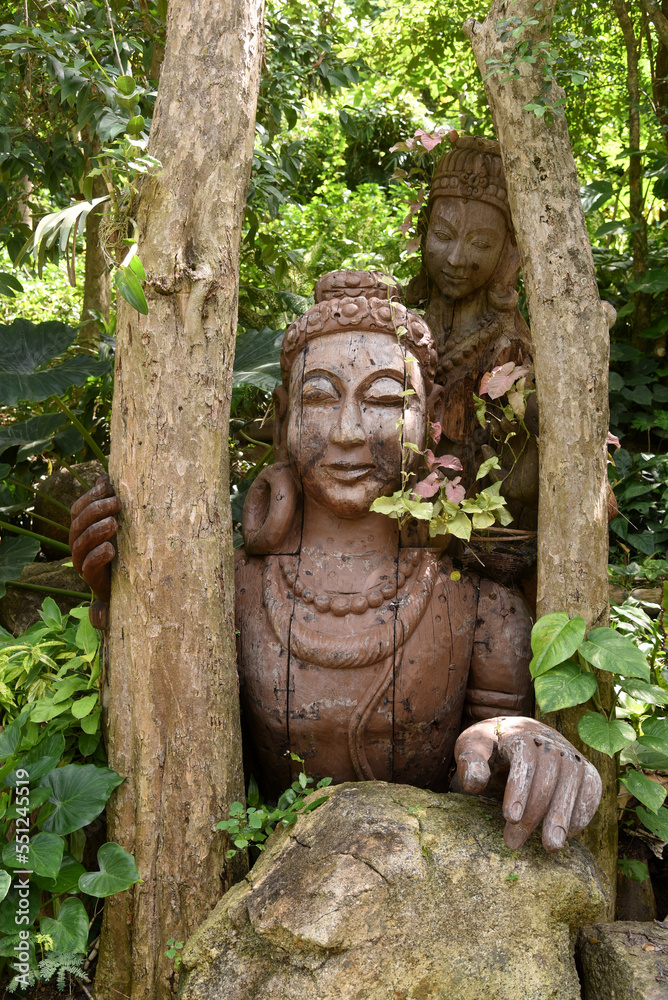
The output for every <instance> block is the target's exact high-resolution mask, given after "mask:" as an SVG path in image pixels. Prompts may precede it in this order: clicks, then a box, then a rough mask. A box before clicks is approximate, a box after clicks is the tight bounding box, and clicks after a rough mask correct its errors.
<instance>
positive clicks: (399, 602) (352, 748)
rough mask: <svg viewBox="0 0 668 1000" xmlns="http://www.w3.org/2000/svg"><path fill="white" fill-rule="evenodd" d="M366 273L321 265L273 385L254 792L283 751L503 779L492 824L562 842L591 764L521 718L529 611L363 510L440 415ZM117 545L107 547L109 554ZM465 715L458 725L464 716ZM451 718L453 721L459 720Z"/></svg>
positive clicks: (101, 582) (329, 770) (400, 322)
mask: <svg viewBox="0 0 668 1000" xmlns="http://www.w3.org/2000/svg"><path fill="white" fill-rule="evenodd" d="M396 299H397V290H396V289H395V288H392V287H388V286H387V284H384V283H383V281H382V280H381V279H380V276H379V275H375V274H365V273H363V272H356V271H353V272H345V271H344V272H333V273H332V274H329V275H326V276H325V277H324V278H322V279H321V280H320V281H319V282H318V285H317V286H316V304H315V305H314V306H313V307H312V308H311V309H309V310H308V312H307V313H306V314H305V315H304V316H302V317H301V318H300V319H299V320H297V321H296V322H295V323H294V324H293V325H292V326H291V327H289V329H288V330H287V332H286V334H285V338H284V342H283V349H282V355H281V369H282V373H283V385H282V386H281V387H280V388H278V389H277V390H276V397H275V403H276V431H275V454H276V457H277V461H276V463H275V464H274V465H272V466H270V467H269V468H267V469H266V470H265V471H264V472H263V473H261V474H260V476H259V477H258V478H257V479H256V480H255V482H254V484H253V486H252V487H251V490H250V491H249V494H248V498H247V501H246V507H245V510H244V523H243V531H244V538H245V549H244V550H241V551H240V552H239V553H238V554H237V584H236V594H237V629H238V640H239V645H238V669H239V680H240V695H241V705H242V713H243V714H242V718H243V724H244V729H245V733H246V737H247V740H248V742H249V743H250V744H251V746H252V754H253V767H254V769H255V767H257V768H258V771H259V773H258V771H255V773H256V774H257V775H258V777H259V778H260V780H261V782H262V784H264V786H265V788H266V789H267V790H270V791H271V792H273V793H277V792H279V791H280V790H281V789H283V788H284V787H285V786H286V785H287V784H288V783H289V782H290V780H291V777H292V775H291V768H292V765H291V760H290V757H289V751H292V752H293V753H296V754H298V755H299V756H300V757H301V758H303V759H304V760H305V762H306V770H307V772H308V773H309V774H312V775H313V776H314V777H316V778H320V777H324V776H332V777H333V778H334V781H336V782H340V781H347V780H371V779H381V780H385V781H395V782H406V783H409V784H414V785H419V786H422V787H428V788H433V789H436V790H444V789H446V788H447V787H448V781H449V778H450V766H451V762H452V761H453V759H455V760H456V762H457V767H458V775H459V780H460V782H461V784H460V785H459V786H458V787H460V788H463V789H464V790H466V791H469V792H474V793H477V792H481V791H482V790H483V789H484V788H486V787H487V786H488V782H489V781H490V774H491V776H492V778H493V779H496V780H501V781H503V780H505V778H507V784H506V791H505V798H504V815H505V818H506V820H507V824H506V830H505V837H506V842H507V843H508V844H509V845H510V846H512V847H518V846H520V845H521V844H522V843H523V842H524V840H525V839H526V837H527V836H528V835H529V833H530V832H531V831H532V830H533V829H534V828H535V827H536V826H537V825H538V823H539V822H540V821H541V820H543V843H544V845H545V847H546V849H547V850H558V849H559V848H561V847H562V846H563V844H564V842H565V839H566V838H567V837H569V836H572V835H573V834H575V833H577V832H579V831H581V830H582V829H583V828H584V826H585V825H586V824H587V823H588V822H589V820H590V819H591V817H592V816H593V814H594V812H595V810H596V808H597V805H598V801H599V798H600V792H601V782H600V778H599V776H598V773H597V772H596V770H595V769H594V768H593V767H592V766H591V764H589V763H588V762H587V761H586V760H585V759H584V758H583V757H582V756H581V755H580V754H579V753H577V752H576V750H575V749H574V748H573V747H572V746H571V745H570V744H569V743H568V742H567V741H566V740H565V739H564V738H563V737H562V736H560V735H559V734H558V733H557V732H555V731H554V730H552V729H550V728H549V727H547V726H545V725H543V724H541V723H539V722H537V721H535V720H534V719H532V718H528V717H527V715H528V713H529V712H530V711H531V705H532V695H531V683H530V675H529V669H528V664H529V659H530V656H531V650H530V645H529V635H530V628H531V621H530V618H529V614H528V611H527V608H526V605H525V604H524V602H523V600H522V598H521V597H520V595H519V594H517V593H514V592H512V591H510V590H508V589H506V588H504V587H503V586H500V585H499V584H497V583H493V582H491V581H489V580H482V579H480V578H478V577H476V576H473V575H467V574H462V575H461V577H460V578H459V574H458V573H454V572H453V566H452V563H451V562H450V560H449V559H448V558H447V556H444V555H442V554H441V552H440V551H439V550H435V549H431V548H421V547H419V546H417V545H416V546H413V547H405V546H402V543H401V539H400V532H399V529H398V526H397V522H396V520H392V519H390V518H389V517H386V516H384V515H382V514H379V513H375V512H370V510H369V507H370V505H371V503H372V501H373V500H374V499H375V498H376V497H378V496H384V495H389V494H391V493H392V492H393V491H395V490H397V489H398V488H399V487H400V485H401V476H402V464H403V469H404V470H405V471H406V472H407V473H409V474H410V473H412V471H413V470H415V469H416V463H417V462H419V456H418V455H416V454H415V453H414V452H413V451H412V450H410V449H408V448H407V447H406V445H408V444H413V445H415V446H416V447H417V448H418V449H420V450H422V449H424V447H425V437H426V430H427V420H428V419H429V420H432V421H433V420H437V419H441V418H442V416H443V403H444V393H443V389H442V387H441V386H439V385H438V384H437V383H436V382H435V380H434V376H435V373H436V364H437V354H436V350H435V347H434V342H433V338H432V335H431V333H430V330H429V327H428V326H427V324H426V323H425V322H424V321H423V320H422V319H420V317H419V316H417V315H416V314H414V313H411V312H410V311H408V310H407V309H406V308H405V307H404V306H403V305H401V303H400V302H398V301H396ZM112 493H113V491H112V489H111V487H110V486H109V483H108V480H106V479H104V478H103V479H101V480H100V481H99V482H98V484H97V485H96V486H95V487H94V488H93V490H91V491H90V493H89V494H87V497H85V498H82V500H79V501H77V503H76V504H75V505H74V507H73V511H72V513H73V524H72V534H71V541H72V546H73V559H74V564H75V566H76V567H77V568H78V569H79V570H80V571H81V570H83V574H84V577H85V578H86V579H87V580H90V582H91V583H92V584H93V586H95V588H96V589H97V592H98V595H99V596H101V597H105V596H107V594H108V591H107V590H106V589H105V588H106V587H107V586H108V585H107V584H106V583H105V579H106V577H105V574H107V575H108V565H107V564H108V562H109V560H110V558H111V556H112V555H113V546H111V543H110V539H111V538H112V537H113V535H114V533H115V531H116V522H115V519H114V517H113V514H114V513H116V512H117V511H118V510H119V509H120V504H119V501H118V500H117V499H116V498H115V497H114V496H112V495H111V494H112ZM110 550H111V551H110ZM462 727H464V728H463V732H462ZM460 734H461V735H460Z"/></svg>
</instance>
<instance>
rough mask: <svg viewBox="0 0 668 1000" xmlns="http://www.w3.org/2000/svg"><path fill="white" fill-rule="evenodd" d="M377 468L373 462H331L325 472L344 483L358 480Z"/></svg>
mask: <svg viewBox="0 0 668 1000" xmlns="http://www.w3.org/2000/svg"><path fill="white" fill-rule="evenodd" d="M375 468H376V466H375V464H374V463H373V462H331V463H330V464H329V465H326V466H325V472H326V473H327V474H328V475H329V476H331V478H332V479H338V480H340V481H341V482H343V483H350V482H357V481H358V480H359V479H363V478H364V477H365V476H368V475H369V473H370V472H373V470H374V469H375Z"/></svg>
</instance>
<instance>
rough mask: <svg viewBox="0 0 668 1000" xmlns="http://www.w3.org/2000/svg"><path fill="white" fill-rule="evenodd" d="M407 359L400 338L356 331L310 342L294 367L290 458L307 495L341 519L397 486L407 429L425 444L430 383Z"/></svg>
mask: <svg viewBox="0 0 668 1000" xmlns="http://www.w3.org/2000/svg"><path fill="white" fill-rule="evenodd" d="M407 357H408V360H407V361H405V359H404V352H403V351H402V349H401V347H400V345H399V343H398V341H397V340H396V338H395V337H393V336H390V335H388V334H382V333H365V332H362V331H359V330H354V331H351V332H349V333H348V332H341V333H334V334H329V335H327V336H324V337H318V338H317V339H315V340H311V341H309V343H308V345H307V347H306V348H305V350H304V351H303V352H302V354H301V355H300V356H299V358H298V359H297V360H296V361H295V364H294V365H293V368H292V372H291V376H290V388H289V401H288V428H287V444H288V457H289V459H290V463H291V465H292V468H293V470H294V472H295V473H296V475H297V477H298V479H299V480H300V482H301V484H302V488H303V490H304V492H305V493H306V495H307V496H308V497H310V498H311V500H313V501H315V502H316V503H318V504H321V505H322V506H324V507H326V508H328V509H329V510H331V511H332V512H333V513H334V514H336V515H337V516H338V517H344V518H352V517H360V516H362V515H363V514H366V513H368V511H369V507H370V505H371V502H372V501H373V500H374V499H375V498H376V497H378V496H388V495H389V494H391V493H393V492H394V490H397V489H399V486H400V485H401V455H402V448H401V437H402V429H403V439H404V440H406V441H411V442H413V443H415V444H417V446H418V447H420V448H423V447H424V438H425V429H426V414H427V400H426V393H425V385H424V380H423V378H422V373H421V371H420V366H419V365H418V363H417V361H415V360H411V359H412V355H411V354H410V353H409V354H408V355H407ZM406 389H407V390H412V393H409V394H408V395H403V393H404V391H405V390H406ZM402 418H403V419H404V421H405V423H404V424H403V428H402V425H401V424H400V423H399V424H398V421H400V420H401V419H402ZM411 457H412V453H411Z"/></svg>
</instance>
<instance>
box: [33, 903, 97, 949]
mask: <svg viewBox="0 0 668 1000" xmlns="http://www.w3.org/2000/svg"><path fill="white" fill-rule="evenodd" d="M39 929H40V932H41V933H42V934H48V935H49V937H50V938H51V939H52V941H53V950H54V951H56V952H61V953H62V952H69V953H72V952H77V953H79V954H84V955H85V954H86V949H87V946H88V914H87V913H86V910H85V908H84V905H83V903H82V902H81V900H80V899H66V900H65V902H64V903H63V905H62V906H61V908H60V912H59V914H58V919H57V920H54V919H53V917H42V919H41V920H40V922H39Z"/></svg>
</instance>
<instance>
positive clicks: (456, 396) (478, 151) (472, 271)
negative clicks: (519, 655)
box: [406, 136, 538, 528]
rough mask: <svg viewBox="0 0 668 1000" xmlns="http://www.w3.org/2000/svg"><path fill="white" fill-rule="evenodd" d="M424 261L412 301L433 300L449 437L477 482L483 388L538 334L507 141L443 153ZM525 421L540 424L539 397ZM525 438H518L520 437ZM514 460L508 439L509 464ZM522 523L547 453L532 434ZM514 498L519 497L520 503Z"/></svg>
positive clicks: (524, 356) (520, 487) (521, 359)
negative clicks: (523, 265)
mask: <svg viewBox="0 0 668 1000" xmlns="http://www.w3.org/2000/svg"><path fill="white" fill-rule="evenodd" d="M420 229H421V232H422V268H421V271H420V274H419V275H418V276H417V277H416V278H415V279H413V281H412V282H411V283H410V284H409V286H408V290H407V296H406V299H407V301H408V303H409V304H412V305H421V306H422V307H424V309H425V314H424V316H425V320H426V322H427V323H428V324H429V327H430V329H431V330H432V333H433V335H434V339H435V341H436V346H437V350H438V368H437V378H438V381H439V382H440V383H441V385H442V386H443V388H444V389H445V393H446V398H447V400H448V407H447V412H446V413H445V416H444V423H443V439H442V440H443V444H442V447H445V448H446V449H447V450H448V451H451V452H453V453H455V454H457V455H458V456H459V458H460V459H461V461H462V464H463V466H464V470H465V475H466V479H467V481H468V482H469V483H470V482H473V480H474V478H475V473H476V471H477V468H478V467H479V465H480V463H481V461H482V460H483V458H484V457H489V456H490V455H491V454H492V451H491V450H490V448H491V446H492V445H493V444H494V442H492V441H490V435H489V432H485V431H484V430H483V429H482V428H481V427H480V425H479V423H478V420H477V419H476V413H475V403H474V398H473V397H474V394H479V392H480V383H481V380H482V377H483V375H484V374H485V373H486V372H489V371H491V370H492V369H493V368H495V367H497V366H499V365H503V364H505V363H506V362H508V361H513V362H515V363H516V364H518V365H521V364H525V363H527V362H529V363H530V362H531V338H530V334H529V328H528V327H527V325H526V323H525V322H524V319H523V318H522V315H521V313H520V311H519V309H518V307H517V301H518V295H517V291H516V287H515V286H516V284H517V278H518V274H519V269H520V260H519V255H518V252H517V246H516V243H515V236H514V233H513V226H512V221H511V218H510V209H509V207H508V197H507V194H506V184H505V179H504V175H503V167H502V165H501V156H500V152H499V144H498V143H497V142H495V141H493V140H491V139H482V138H478V137H476V136H460V137H459V138H458V139H457V141H456V143H455V145H454V147H453V148H452V149H451V150H450V151H449V152H447V153H446V154H445V156H443V158H442V159H441V161H440V163H439V164H438V167H437V168H436V172H435V174H434V177H433V180H432V182H431V187H430V190H429V200H428V204H427V208H426V212H425V213H424V214H423V216H422V219H421V221H420ZM526 422H527V424H528V425H529V427H530V429H531V431H532V433H533V434H537V433H538V424H537V411H536V409H535V397H531V403H530V407H529V409H528V412H527V416H526ZM520 441H522V443H523V439H522V438H521V435H520V436H518V437H516V438H515V443H514V446H515V450H516V451H517V450H519V449H518V448H517V447H516V446H517V445H518V444H519V443H520ZM511 462H512V455H511V454H510V452H509V450H508V449H507V448H506V449H502V464H503V465H504V466H506V467H508V466H509V465H510V463H511ZM503 492H504V495H506V496H507V497H508V499H509V500H510V501H511V505H510V506H511V510H512V512H513V513H514V514H515V516H516V520H517V522H518V523H519V524H520V525H521V526H522V527H527V528H535V521H536V504H537V496H538V456H537V449H536V446H535V441H534V440H533V438H530V440H529V442H528V444H527V446H526V447H525V449H524V451H523V454H522V458H521V461H520V463H519V464H518V466H516V468H515V470H514V472H513V474H512V475H511V476H510V477H509V478H508V480H507V481H506V483H505V484H504V487H503ZM513 501H515V503H513Z"/></svg>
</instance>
